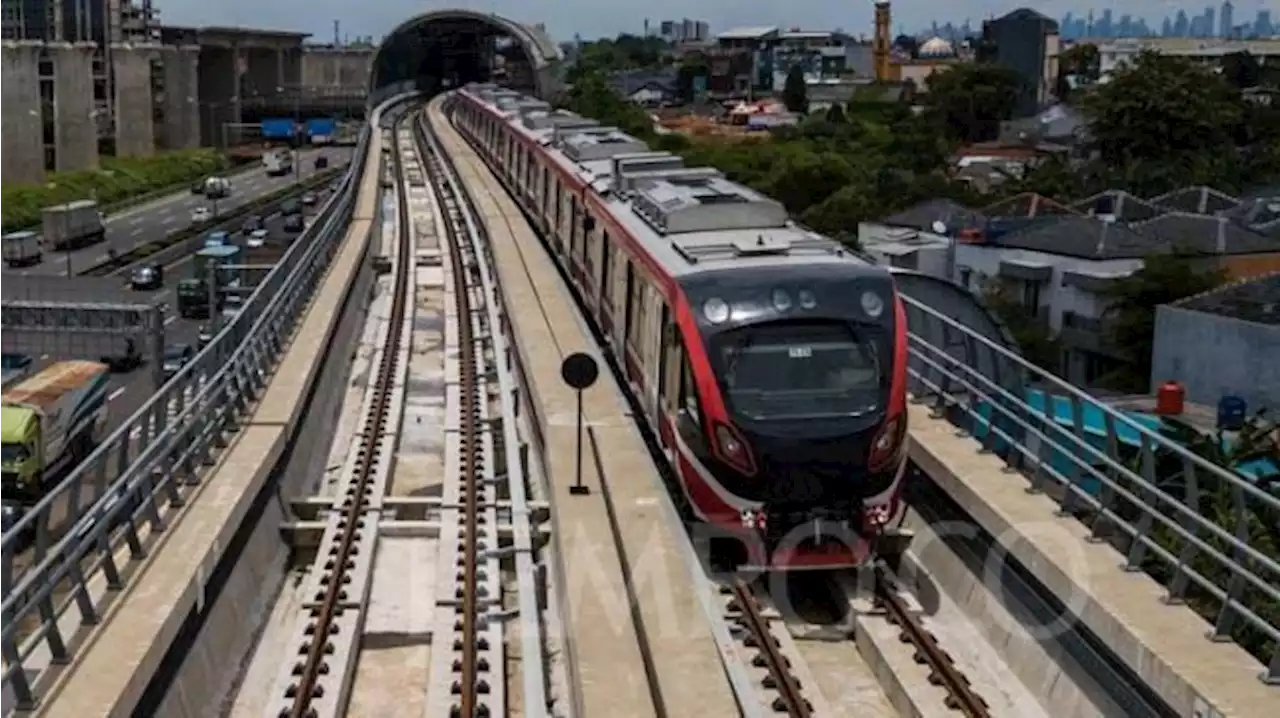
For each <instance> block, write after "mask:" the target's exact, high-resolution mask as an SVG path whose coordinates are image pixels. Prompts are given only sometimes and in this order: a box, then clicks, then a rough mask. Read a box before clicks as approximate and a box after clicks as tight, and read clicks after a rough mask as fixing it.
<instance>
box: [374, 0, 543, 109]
mask: <svg viewBox="0 0 1280 718" xmlns="http://www.w3.org/2000/svg"><path fill="white" fill-rule="evenodd" d="M562 59H563V57H562V55H561V52H560V48H559V47H557V46H556V44H555V42H554V41H552V39H551V38H550V36H548V35H547V33H546V31H545V30H543V29H542V28H540V27H536V26H529V25H524V24H522V23H519V22H516V21H514V20H509V19H507V18H505V17H502V16H501V15H496V14H493V13H483V12H477V11H475V10H464V9H443V10H432V11H430V12H426V13H423V14H421V15H418V16H416V17H413V18H411V19H409V20H406V21H405V22H403V23H401V24H400V25H399V26H398V27H396V29H395V30H392V31H391V33H390V34H389V35H387V37H386V39H385V40H384V41H383V43H382V45H381V46H380V47H379V48H378V51H377V54H376V55H375V56H374V59H373V71H372V74H371V76H370V78H369V102H370V103H373V104H376V103H377V102H379V101H380V100H381V99H382V98H383V97H386V96H389V94H395V93H396V92H398V91H402V90H404V89H406V88H412V89H416V90H419V91H421V92H423V93H425V94H427V95H433V94H435V93H436V92H438V91H440V90H441V89H445V88H449V87H458V86H460V85H464V84H466V83H468V82H498V83H499V84H501V85H504V86H506V87H511V88H513V89H519V90H522V91H524V92H527V93H529V94H533V95H537V96H538V97H542V98H549V97H551V96H552V95H554V94H555V93H556V91H557V90H559V87H560V65H561V60H562Z"/></svg>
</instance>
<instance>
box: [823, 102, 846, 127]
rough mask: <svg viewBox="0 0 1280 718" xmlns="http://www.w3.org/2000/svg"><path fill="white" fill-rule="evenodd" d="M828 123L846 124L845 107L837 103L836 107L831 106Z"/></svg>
mask: <svg viewBox="0 0 1280 718" xmlns="http://www.w3.org/2000/svg"><path fill="white" fill-rule="evenodd" d="M827 122H831V123H833V124H844V122H845V116H844V106H843V105H841V104H840V103H838V102H837V103H835V104H834V105H831V106H830V107H828V108H827Z"/></svg>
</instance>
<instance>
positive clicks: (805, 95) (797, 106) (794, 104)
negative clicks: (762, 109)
mask: <svg viewBox="0 0 1280 718" xmlns="http://www.w3.org/2000/svg"><path fill="white" fill-rule="evenodd" d="M782 101H783V103H785V104H786V106H787V109H788V110H790V111H792V112H799V113H801V114H803V113H806V112H808V111H809V88H808V86H807V85H805V82H804V68H802V67H800V66H799V65H792V66H791V70H790V71H788V72H787V82H786V84H784V85H783V86H782Z"/></svg>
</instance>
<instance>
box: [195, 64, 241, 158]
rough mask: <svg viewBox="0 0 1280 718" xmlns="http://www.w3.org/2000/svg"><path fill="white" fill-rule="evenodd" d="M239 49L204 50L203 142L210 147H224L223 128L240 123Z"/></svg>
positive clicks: (201, 81) (201, 72)
mask: <svg viewBox="0 0 1280 718" xmlns="http://www.w3.org/2000/svg"><path fill="white" fill-rule="evenodd" d="M239 55H240V53H239V52H238V51H237V49H236V48H226V47H208V46H205V47H202V48H201V49H200V64H199V91H198V92H197V93H196V95H197V97H198V98H199V103H200V104H199V108H200V115H199V116H200V128H201V129H200V133H201V142H202V144H204V145H205V146H208V147H224V146H225V144H226V133H224V132H223V126H224V124H225V123H228V122H233V123H234V122H239V121H240V87H239V86H240V73H239V71H238V70H239V68H238V67H237V64H238V63H237V58H238V57H239Z"/></svg>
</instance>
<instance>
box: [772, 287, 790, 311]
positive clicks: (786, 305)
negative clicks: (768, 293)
mask: <svg viewBox="0 0 1280 718" xmlns="http://www.w3.org/2000/svg"><path fill="white" fill-rule="evenodd" d="M773 308H774V309H777V310H778V311H779V312H785V311H787V310H788V309H790V308H791V295H790V294H787V292H786V290H784V289H775V290H773Z"/></svg>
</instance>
